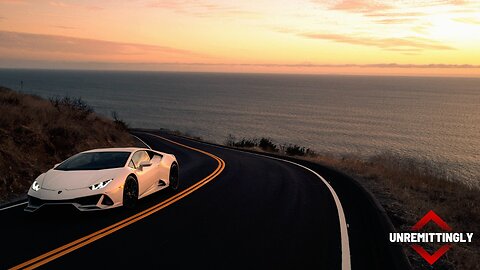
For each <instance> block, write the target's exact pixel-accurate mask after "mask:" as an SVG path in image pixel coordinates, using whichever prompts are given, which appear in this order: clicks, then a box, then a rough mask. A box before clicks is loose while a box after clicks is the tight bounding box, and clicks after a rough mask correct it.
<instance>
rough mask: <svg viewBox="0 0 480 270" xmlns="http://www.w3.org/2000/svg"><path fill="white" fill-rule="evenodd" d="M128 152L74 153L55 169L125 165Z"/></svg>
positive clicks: (93, 168)
mask: <svg viewBox="0 0 480 270" xmlns="http://www.w3.org/2000/svg"><path fill="white" fill-rule="evenodd" d="M129 156H130V152H88V153H80V154H78V155H75V156H73V157H71V158H69V159H67V160H65V161H64V162H62V163H61V164H60V165H58V166H57V167H55V170H60V171H79V170H105V169H112V168H120V167H123V166H125V163H126V162H127V159H128V157H129Z"/></svg>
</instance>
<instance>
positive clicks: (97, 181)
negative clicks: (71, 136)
mask: <svg viewBox="0 0 480 270" xmlns="http://www.w3.org/2000/svg"><path fill="white" fill-rule="evenodd" d="M167 187H169V188H171V189H177V187H178V162H177V160H176V158H175V156H173V155H171V154H166V153H162V152H158V151H154V150H151V149H145V148H105V149H94V150H90V151H85V152H81V153H79V154H76V155H74V156H72V157H70V158H68V159H67V160H65V161H63V162H62V163H59V164H57V165H55V166H54V167H53V168H52V169H50V170H49V171H47V172H46V173H43V174H41V175H40V176H38V177H37V179H35V181H34V182H33V184H32V186H31V187H30V190H29V191H28V206H27V207H26V208H25V211H30V212H33V211H35V210H37V209H38V208H40V207H42V206H44V205H57V204H71V205H74V206H75V207H76V208H77V209H79V210H81V211H91V210H100V209H108V208H114V207H118V206H122V205H123V206H125V207H128V208H132V207H134V206H135V204H136V202H137V200H138V199H140V198H142V197H145V196H147V195H150V194H152V193H154V192H157V191H159V190H161V189H164V188H167Z"/></svg>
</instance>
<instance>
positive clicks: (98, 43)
mask: <svg viewBox="0 0 480 270" xmlns="http://www.w3.org/2000/svg"><path fill="white" fill-rule="evenodd" d="M0 48H4V49H15V50H24V51H29V52H56V53H67V54H78V55H156V54H169V55H195V53H193V52H190V51H186V50H180V49H175V48H171V47H166V46H159V45H147V44H135V43H123V42H113V41H105V40H97V39H85V38H75V37H67V36H57V35H41V34H31V33H21V32H7V31H0Z"/></svg>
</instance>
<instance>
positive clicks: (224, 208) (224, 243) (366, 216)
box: [0, 132, 409, 269]
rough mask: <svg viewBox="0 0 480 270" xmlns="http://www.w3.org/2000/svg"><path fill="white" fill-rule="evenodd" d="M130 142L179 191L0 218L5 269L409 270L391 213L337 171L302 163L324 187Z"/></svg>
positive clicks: (251, 159)
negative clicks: (176, 175) (168, 167)
mask: <svg viewBox="0 0 480 270" xmlns="http://www.w3.org/2000/svg"><path fill="white" fill-rule="evenodd" d="M135 135H137V136H138V137H139V138H141V139H142V140H143V141H145V143H147V144H148V145H150V146H151V147H152V148H153V149H156V150H160V151H164V152H168V153H173V154H174V155H175V156H176V157H177V160H178V161H179V165H180V188H179V190H178V191H176V192H171V191H160V192H159V193H157V194H154V195H152V196H149V197H147V198H145V199H142V200H141V201H140V203H139V206H138V207H137V209H135V210H131V211H127V210H125V209H115V210H109V211H101V212H78V211H76V210H75V209H74V208H73V207H58V206H57V207H50V208H47V207H45V209H41V210H40V211H38V212H35V213H33V214H32V213H26V212H24V211H23V208H24V206H25V205H19V206H15V207H11V208H8V209H5V210H0V220H1V232H2V238H1V240H2V248H1V249H0V250H1V251H0V268H1V269H5V268H11V267H15V266H18V265H21V264H22V263H25V262H29V261H30V262H29V263H26V264H24V266H26V267H28V266H39V267H40V268H45V269H101V268H103V269H113V268H120V269H124V268H128V267H132V268H136V269H137V268H140V269H159V268H167V269H171V268H173V267H175V268H180V269H183V268H199V269H350V267H351V269H408V268H409V265H408V262H407V261H406V258H405V256H404V254H403V253H402V252H401V248H400V247H399V246H394V245H391V244H389V243H388V235H387V233H388V232H389V230H391V228H390V227H389V226H390V223H389V222H388V220H387V219H386V218H385V215H384V213H382V211H381V209H380V208H378V205H376V203H375V201H373V200H372V199H371V197H369V196H368V194H367V193H366V192H365V190H363V189H362V188H361V187H360V186H359V185H357V184H356V182H355V181H353V180H352V179H349V178H348V177H346V176H345V175H343V174H341V173H338V172H336V171H334V170H331V169H329V168H325V167H322V166H319V165H314V164H310V163H307V162H304V161H295V162H297V163H301V164H300V165H302V166H306V167H308V168H311V169H313V171H315V172H316V173H319V174H320V175H321V176H322V177H323V178H324V179H325V180H326V181H328V182H329V184H326V183H325V182H324V181H323V180H322V179H321V178H320V177H319V176H318V175H316V174H315V173H314V172H313V171H311V170H309V169H308V168H305V167H302V166H299V165H297V164H293V163H290V162H286V161H281V160H277V159H272V158H269V157H266V156H260V155H255V154H251V153H247V152H242V151H236V150H231V149H227V148H222V147H217V146H214V145H209V144H204V143H201V142H196V141H192V140H189V139H185V138H181V137H176V136H171V135H166V134H161V133H159V135H161V136H163V137H165V138H167V139H170V140H172V141H175V142H179V143H181V144H183V145H178V144H175V143H173V142H171V141H167V140H164V139H162V138H160V137H156V136H155V135H152V134H147V133H141V132H136V133H135ZM185 146H188V147H192V148H187V147H185ZM193 148H194V149H193ZM195 149H198V150H201V151H204V152H199V151H196V150H195ZM207 153H209V154H210V155H207ZM215 157H217V158H215ZM222 163H223V164H222ZM212 173H213V174H212ZM207 180H208V181H207ZM329 185H330V187H331V189H332V190H333V192H332V190H330V189H329V187H328V186H329ZM334 194H336V195H334ZM180 195H181V196H180ZM335 196H338V198H339V202H337V203H336V202H335ZM172 198H173V199H172ZM162 203H163V204H162ZM338 203H341V208H342V209H343V211H341V210H339V205H338ZM168 204H169V205H168ZM159 205H160V206H161V207H160V206H159ZM152 209H153V210H154V211H153V210H152ZM138 213H140V214H138ZM136 214H137V215H136ZM134 215H136V216H135V217H136V218H135V219H133V217H132V216H134ZM342 215H344V217H345V220H346V223H345V222H344V224H343V226H345V228H347V226H348V229H347V230H348V232H347V230H345V231H343V235H342ZM112 224H113V226H112ZM105 228H107V229H105ZM342 241H343V242H342ZM342 243H343V244H342ZM42 255H43V257H42ZM39 256H41V257H40V258H39ZM32 259H33V260H32Z"/></svg>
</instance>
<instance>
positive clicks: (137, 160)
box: [131, 150, 150, 168]
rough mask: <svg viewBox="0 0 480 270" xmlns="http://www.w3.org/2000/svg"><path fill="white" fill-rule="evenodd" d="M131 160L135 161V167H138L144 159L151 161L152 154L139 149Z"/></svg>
mask: <svg viewBox="0 0 480 270" xmlns="http://www.w3.org/2000/svg"><path fill="white" fill-rule="evenodd" d="M131 161H132V162H133V165H134V166H135V168H138V167H139V165H140V163H142V161H150V156H149V155H148V153H147V152H146V151H143V150H142V151H137V152H135V154H133V156H132V160H131Z"/></svg>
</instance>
